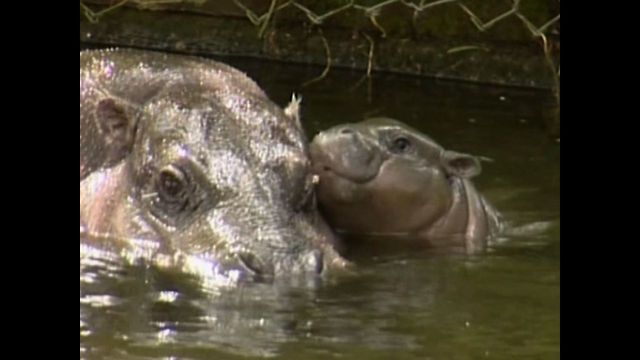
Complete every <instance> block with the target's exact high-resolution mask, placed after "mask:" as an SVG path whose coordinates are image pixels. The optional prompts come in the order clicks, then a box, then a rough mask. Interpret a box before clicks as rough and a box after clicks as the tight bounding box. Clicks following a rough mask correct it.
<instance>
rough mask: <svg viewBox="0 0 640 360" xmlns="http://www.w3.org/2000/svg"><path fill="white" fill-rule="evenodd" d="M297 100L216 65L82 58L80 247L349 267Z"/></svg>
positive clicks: (267, 266) (109, 53) (255, 266)
mask: <svg viewBox="0 0 640 360" xmlns="http://www.w3.org/2000/svg"><path fill="white" fill-rule="evenodd" d="M298 105H299V102H298V101H297V100H296V99H295V98H294V99H293V100H292V102H291V104H289V106H288V107H287V108H286V109H284V110H283V109H281V108H279V107H278V106H277V105H276V104H274V103H273V102H271V101H270V100H269V99H268V98H267V96H266V95H265V94H264V93H263V91H262V90H261V89H260V88H259V87H258V86H257V85H256V84H255V83H254V82H253V81H252V80H250V79H249V78H247V77H246V76H245V75H244V74H243V73H241V72H239V71H237V70H235V69H233V68H231V67H229V66H227V65H224V64H221V63H218V62H214V61H211V60H205V59H200V58H195V57H183V56H177V55H169V54H162V53H155V52H144V51H136V50H101V51H85V52H81V53H80V228H81V245H82V244H83V243H84V244H90V245H91V246H103V247H107V248H109V249H116V250H122V249H127V250H129V251H130V252H129V253H133V254H139V255H141V256H146V257H150V258H153V257H154V256H157V255H169V258H175V255H176V254H183V255H184V254H187V255H193V256H196V257H198V258H199V259H204V260H205V262H206V263H208V264H211V266H213V267H215V268H216V271H229V270H237V271H240V272H242V273H243V274H248V275H258V276H262V277H271V276H273V275H277V274H280V273H312V274H317V273H322V272H324V270H327V269H330V268H341V267H344V266H345V265H346V263H345V261H344V260H343V259H342V258H341V257H340V256H339V255H338V254H337V253H336V252H335V250H334V249H333V246H334V244H335V243H334V242H335V237H334V235H333V233H332V231H331V230H330V229H329V228H328V226H327V225H326V223H325V222H324V220H323V219H322V218H321V217H320V216H319V213H318V211H317V209H316V204H315V196H314V177H313V176H312V174H311V166H310V162H309V157H308V146H307V142H306V139H305V136H304V132H303V130H302V128H301V126H300V122H299V119H298ZM83 235H84V236H83ZM172 256H173V257H172Z"/></svg>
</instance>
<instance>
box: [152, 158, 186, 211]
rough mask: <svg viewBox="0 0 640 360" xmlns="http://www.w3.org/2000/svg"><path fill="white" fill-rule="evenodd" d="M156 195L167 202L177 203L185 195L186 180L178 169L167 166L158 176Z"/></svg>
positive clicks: (182, 172)
mask: <svg viewBox="0 0 640 360" xmlns="http://www.w3.org/2000/svg"><path fill="white" fill-rule="evenodd" d="M156 186H157V188H158V194H159V195H160V197H161V198H162V200H164V201H167V202H179V201H182V200H184V199H185V197H186V195H187V187H188V179H187V176H186V175H185V173H184V171H182V170H181V169H180V168H178V167H176V166H173V165H169V166H167V167H165V168H163V169H162V170H160V173H159V174H158V180H157V184H156Z"/></svg>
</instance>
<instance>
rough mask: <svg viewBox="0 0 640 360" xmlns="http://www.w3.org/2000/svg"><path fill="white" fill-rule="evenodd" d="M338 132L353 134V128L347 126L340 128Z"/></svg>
mask: <svg viewBox="0 0 640 360" xmlns="http://www.w3.org/2000/svg"><path fill="white" fill-rule="evenodd" d="M340 134H344V135H351V134H353V130H352V129H350V128H348V127H347V128H344V129H342V130H340Z"/></svg>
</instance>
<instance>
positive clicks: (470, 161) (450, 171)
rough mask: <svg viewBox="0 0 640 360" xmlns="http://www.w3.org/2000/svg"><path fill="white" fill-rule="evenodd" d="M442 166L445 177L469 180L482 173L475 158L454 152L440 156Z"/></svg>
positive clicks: (446, 152)
mask: <svg viewBox="0 0 640 360" xmlns="http://www.w3.org/2000/svg"><path fill="white" fill-rule="evenodd" d="M442 166H443V167H444V169H445V170H446V172H447V175H450V176H457V177H460V178H463V179H470V178H472V177H474V176H476V175H478V174H480V172H481V171H482V166H481V165H480V160H478V158H477V157H475V156H472V155H468V154H461V153H457V152H455V151H448V150H447V151H445V152H444V153H443V155H442Z"/></svg>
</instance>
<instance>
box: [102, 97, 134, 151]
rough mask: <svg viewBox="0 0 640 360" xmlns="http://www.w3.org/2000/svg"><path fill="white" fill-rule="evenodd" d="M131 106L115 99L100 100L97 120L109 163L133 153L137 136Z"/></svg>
mask: <svg viewBox="0 0 640 360" xmlns="http://www.w3.org/2000/svg"><path fill="white" fill-rule="evenodd" d="M133 113H134V112H133V109H131V106H129V105H128V104H126V103H124V102H123V101H120V100H118V99H114V98H106V99H103V100H100V102H99V103H98V104H97V106H96V109H95V119H96V122H97V125H98V128H99V129H100V132H101V133H102V136H103V139H104V142H105V144H106V146H107V153H108V154H107V161H108V162H111V163H113V162H115V161H119V160H121V159H122V158H123V157H124V156H125V155H126V154H128V153H129V152H130V151H131V148H132V146H133V141H134V137H135V136H134V135H135V125H136V124H135V116H134V114H133Z"/></svg>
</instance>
